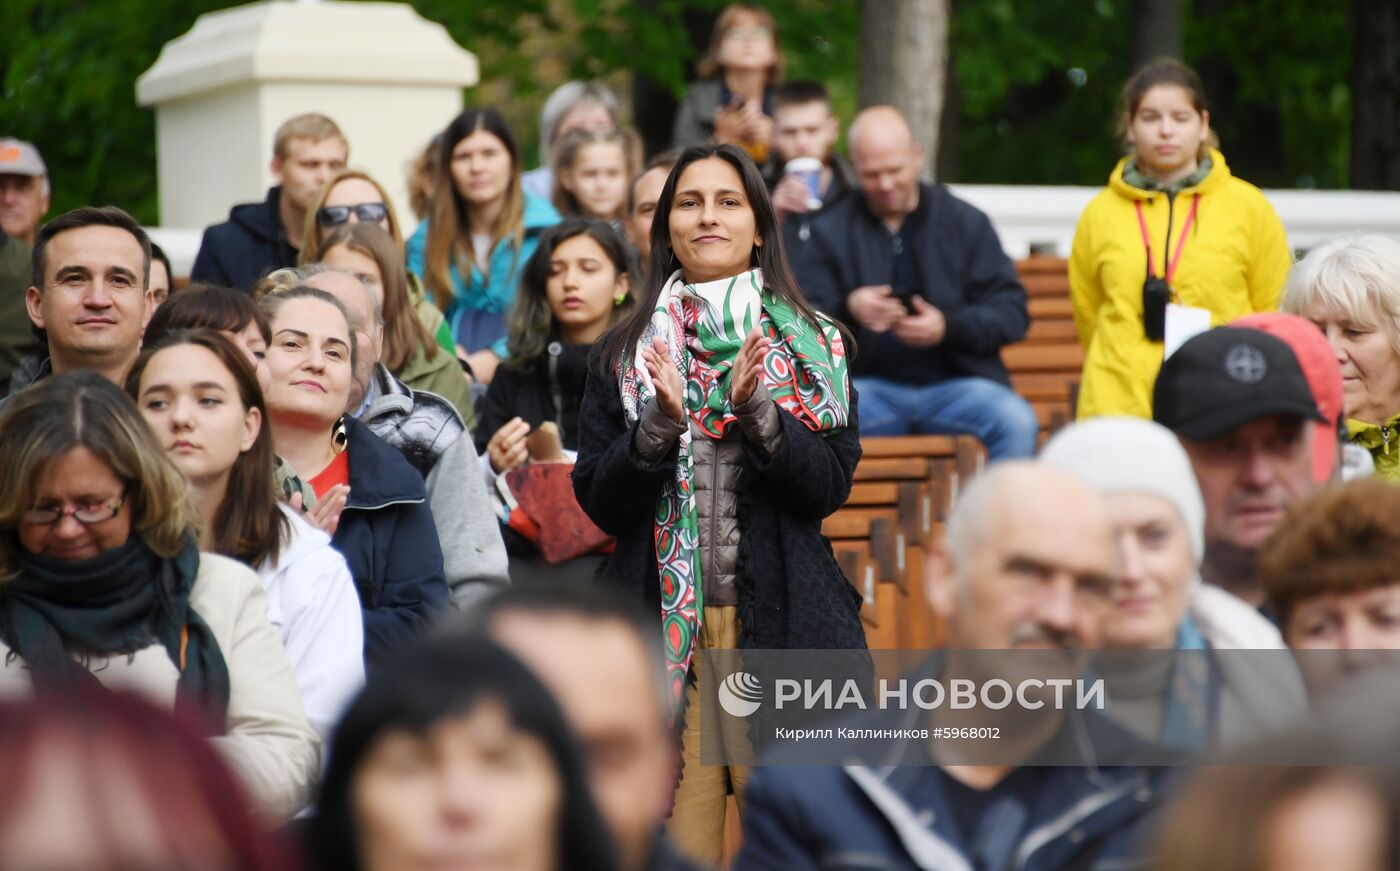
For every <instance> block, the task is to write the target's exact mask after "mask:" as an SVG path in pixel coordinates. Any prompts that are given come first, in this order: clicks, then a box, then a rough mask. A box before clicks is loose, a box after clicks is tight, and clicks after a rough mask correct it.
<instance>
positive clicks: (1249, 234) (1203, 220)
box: [1069, 149, 1293, 419]
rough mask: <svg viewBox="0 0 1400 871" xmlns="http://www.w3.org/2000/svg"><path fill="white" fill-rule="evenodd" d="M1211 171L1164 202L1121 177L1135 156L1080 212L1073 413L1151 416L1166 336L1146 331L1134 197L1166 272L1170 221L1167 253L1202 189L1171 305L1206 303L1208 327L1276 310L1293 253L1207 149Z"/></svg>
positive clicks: (1074, 257)
mask: <svg viewBox="0 0 1400 871" xmlns="http://www.w3.org/2000/svg"><path fill="white" fill-rule="evenodd" d="M1209 154H1210V159H1211V169H1210V172H1209V173H1208V174H1207V175H1206V177H1205V178H1204V179H1202V180H1201V182H1200V183H1199V184H1197V185H1195V186H1192V187H1186V188H1183V189H1182V190H1181V191H1179V192H1178V193H1177V194H1176V195H1175V199H1174V200H1169V199H1168V196H1167V194H1166V193H1165V192H1163V191H1149V190H1144V189H1142V188H1138V187H1134V186H1133V185H1131V184H1129V183H1128V182H1127V181H1125V180H1124V178H1123V170H1124V168H1125V167H1126V166H1127V165H1128V162H1129V161H1130V160H1131V159H1132V158H1131V157H1125V158H1123V159H1122V160H1121V161H1119V163H1118V166H1117V167H1116V168H1115V169H1114V170H1113V175H1112V176H1111V177H1110V178H1109V181H1108V187H1106V188H1104V190H1103V191H1102V192H1100V193H1099V194H1098V196H1096V197H1094V199H1093V200H1091V201H1090V202H1089V205H1088V206H1087V207H1086V208H1085V209H1084V214H1083V215H1081V216H1080V218H1079V226H1078V227H1077V228H1076V229H1075V233H1074V246H1073V249H1072V251H1071V253H1070V261H1069V282H1070V297H1071V300H1072V301H1073V303H1074V323H1075V328H1076V329H1077V330H1078V332H1079V341H1080V344H1082V345H1083V346H1084V349H1085V358H1084V374H1083V376H1082V379H1081V384H1080V388H1079V412H1078V413H1079V418H1080V419H1084V418H1089V417H1095V416H1099V415H1118V416H1133V417H1147V418H1150V417H1151V416H1152V385H1153V383H1154V382H1155V381H1156V379H1157V370H1158V369H1159V368H1161V365H1162V343H1161V342H1152V341H1148V339H1147V338H1146V337H1145V336H1144V335H1143V325H1142V284H1143V281H1144V279H1146V277H1147V254H1146V251H1145V249H1144V248H1143V243H1142V230H1141V229H1140V227H1139V225H1138V219H1137V214H1136V210H1135V209H1134V207H1133V204H1134V203H1135V202H1140V203H1142V214H1143V218H1144V219H1145V220H1146V222H1147V229H1148V235H1149V237H1150V238H1151V240H1152V260H1153V263H1154V264H1155V267H1154V269H1155V271H1156V274H1157V275H1158V276H1162V275H1163V273H1164V272H1165V271H1166V260H1167V258H1168V256H1169V255H1165V254H1164V250H1165V248H1166V240H1167V227H1168V222H1169V221H1170V224H1171V248H1172V251H1171V254H1175V252H1176V247H1177V244H1178V241H1179V240H1180V238H1181V231H1182V228H1183V226H1184V225H1185V224H1186V219H1187V216H1188V215H1189V214H1190V212H1191V201H1192V199H1193V198H1194V197H1197V196H1199V197H1200V202H1199V205H1198V206H1197V208H1196V220H1195V222H1194V224H1193V225H1192V227H1191V230H1190V232H1189V234H1188V238H1187V240H1186V246H1185V248H1183V249H1182V253H1181V260H1180V262H1179V264H1178V266H1177V271H1176V275H1175V276H1174V278H1173V281H1172V287H1173V288H1174V289H1175V291H1176V300H1175V301H1176V302H1179V303H1181V304H1183V305H1188V306H1194V307H1196V308H1204V309H1209V310H1210V312H1211V326H1213V327H1214V326H1219V325H1220V324H1224V323H1228V322H1230V321H1232V320H1234V319H1235V318H1237V317H1242V316H1244V315H1247V314H1251V313H1253V312H1261V311H1273V310H1275V309H1276V308H1278V298H1279V293H1280V291H1281V290H1282V289H1283V282H1284V278H1285V277H1286V276H1287V274H1288V269H1289V266H1290V265H1291V264H1292V261H1293V258H1292V255H1291V254H1290V252H1289V249H1288V240H1287V239H1286V238H1285V235H1284V231H1283V224H1282V223H1280V222H1279V219H1278V215H1277V214H1276V213H1275V212H1274V209H1273V206H1271V205H1270V204H1269V201H1268V200H1266V199H1265V198H1264V195H1263V194H1262V193H1260V192H1259V189H1258V188H1256V187H1254V185H1251V184H1249V183H1248V182H1246V181H1243V180H1241V179H1238V178H1235V177H1234V176H1232V175H1230V168H1229V167H1228V166H1226V164H1225V157H1224V155H1222V154H1221V153H1220V152H1219V151H1217V150H1215V149H1210V151H1209Z"/></svg>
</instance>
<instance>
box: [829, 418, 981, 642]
mask: <svg viewBox="0 0 1400 871" xmlns="http://www.w3.org/2000/svg"><path fill="white" fill-rule="evenodd" d="M861 447H862V449H863V451H864V456H863V457H862V459H861V461H860V463H859V464H858V465H857V466H856V471H855V483H854V484H853V485H852V487H851V494H850V496H849V497H848V498H847V501H846V504H845V505H844V506H843V507H842V508H841V509H840V510H838V511H837V512H836V513H834V514H832V515H831V517H829V518H827V520H826V521H825V522H824V523H823V525H822V532H823V534H825V535H826V536H827V537H828V538H830V539H831V540H832V548H833V550H834V551H835V553H836V557H837V562H838V563H839V564H840V565H841V567H842V570H843V571H844V572H845V574H846V577H847V578H848V579H849V580H850V581H851V583H852V584H853V585H854V586H855V587H856V589H858V590H860V591H861V594H862V595H863V596H865V598H866V602H865V606H864V609H863V613H862V619H863V620H864V621H865V626H866V639H867V643H868V644H869V646H870V647H871V648H873V649H882V648H883V649H894V648H905V649H919V648H928V647H934V646H937V645H938V644H939V643H941V640H942V631H941V627H940V626H939V625H937V623H936V621H935V619H934V617H933V614H932V612H931V610H930V609H929V607H928V603H927V601H926V597H925V595H924V557H925V556H926V554H927V553H928V552H929V549H930V548H931V547H932V546H933V545H934V543H935V542H936V541H937V538H938V536H939V535H941V532H942V523H943V521H944V520H945V519H946V517H947V515H948V512H949V511H950V510H951V508H952V503H953V500H954V499H955V498H956V495H957V491H958V488H959V486H960V482H962V481H965V480H966V479H967V478H968V477H970V476H971V475H975V474H976V473H977V471H978V470H979V469H980V468H981V466H982V464H983V463H984V462H985V452H984V451H983V449H982V447H981V445H980V444H979V443H978V442H977V441H976V439H973V438H971V437H969V436H960V437H952V436H883V437H880V436H877V437H867V438H864V439H862V440H861ZM872 598H873V601H872Z"/></svg>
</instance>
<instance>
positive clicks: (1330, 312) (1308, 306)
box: [1282, 235, 1400, 481]
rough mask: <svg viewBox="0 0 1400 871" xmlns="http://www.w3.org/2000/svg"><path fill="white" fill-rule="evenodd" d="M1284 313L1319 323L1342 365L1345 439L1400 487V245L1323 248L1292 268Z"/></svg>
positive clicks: (1373, 238) (1357, 242)
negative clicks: (1364, 453) (1362, 448)
mask: <svg viewBox="0 0 1400 871" xmlns="http://www.w3.org/2000/svg"><path fill="white" fill-rule="evenodd" d="M1282 308H1283V310H1284V311H1287V312H1292V313H1294V314H1299V315H1302V316H1303V317H1306V318H1307V319H1308V320H1310V321H1312V322H1313V323H1315V324H1317V326H1318V329H1320V330H1322V332H1323V333H1324V334H1326V336H1327V341H1328V342H1329V343H1330V344H1331V345H1332V348H1333V350H1335V351H1336V353H1337V361H1338V362H1339V363H1341V366H1342V379H1343V381H1342V387H1343V393H1344V396H1345V401H1346V416H1347V434H1348V436H1349V438H1350V439H1351V441H1352V442H1353V443H1355V444H1359V445H1361V446H1362V447H1364V448H1366V449H1367V450H1369V451H1370V452H1371V456H1372V458H1373V460H1374V461H1375V466H1376V474H1377V475H1379V476H1381V477H1382V478H1385V479H1387V480H1390V481H1400V240H1397V239H1393V238H1391V237H1389V236H1381V235H1368V236H1360V237H1357V238H1354V239H1337V240H1333V241H1330V242H1325V243H1323V244H1321V245H1319V246H1317V247H1316V248H1314V249H1312V250H1311V251H1309V252H1308V255H1307V256H1306V257H1304V258H1303V259H1302V260H1301V261H1299V262H1298V264H1297V265H1296V266H1294V267H1293V271H1292V272H1291V273H1290V274H1289V276H1288V286H1287V289H1286V290H1285V291H1284V296H1283V304H1282Z"/></svg>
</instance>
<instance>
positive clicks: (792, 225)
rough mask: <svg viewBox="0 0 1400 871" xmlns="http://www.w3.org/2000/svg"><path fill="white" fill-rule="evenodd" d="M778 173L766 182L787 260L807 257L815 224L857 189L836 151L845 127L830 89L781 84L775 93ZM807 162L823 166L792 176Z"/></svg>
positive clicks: (852, 174)
mask: <svg viewBox="0 0 1400 871" xmlns="http://www.w3.org/2000/svg"><path fill="white" fill-rule="evenodd" d="M773 125H774V127H775V129H776V136H775V137H774V142H773V146H774V153H775V154H776V155H777V160H776V161H775V162H774V173H773V175H772V176H771V177H769V178H768V179H767V181H768V187H769V189H770V190H771V191H772V192H773V208H774V209H775V210H776V211H777V213H778V220H780V221H782V226H783V245H784V247H786V248H787V253H788V258H789V259H791V260H792V261H794V262H795V261H797V260H799V259H801V258H803V257H805V256H807V244H808V242H809V241H811V238H812V221H813V220H814V219H816V217H817V216H818V215H820V214H821V213H822V212H823V211H825V210H826V209H827V208H828V207H830V206H831V205H832V204H834V203H835V202H836V201H837V200H839V199H841V197H842V196H843V195H844V194H845V193H846V192H847V191H849V190H852V189H853V188H855V185H856V176H855V171H854V170H853V169H851V165H850V163H848V162H847V161H846V158H844V157H842V156H841V155H840V154H838V153H837V152H836V151H835V150H834V149H835V146H836V140H837V139H838V138H840V135H841V123H840V122H839V121H838V120H837V119H836V116H835V115H833V114H832V113H831V98H830V96H828V94H827V91H826V85H823V84H822V83H821V82H814V81H809V80H802V79H798V80H794V81H791V82H783V83H782V84H780V85H778V86H777V87H775V88H774V89H773ZM802 158H806V159H807V160H808V161H809V162H811V161H815V162H817V164H818V165H819V168H816V169H815V170H811V173H812V176H811V177H810V178H809V177H808V176H807V175H806V174H805V173H803V172H788V171H787V168H788V166H789V164H790V163H791V162H792V161H794V160H799V159H802Z"/></svg>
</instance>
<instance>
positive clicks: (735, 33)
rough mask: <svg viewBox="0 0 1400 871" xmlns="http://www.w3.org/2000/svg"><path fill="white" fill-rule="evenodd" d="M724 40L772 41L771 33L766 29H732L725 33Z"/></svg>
mask: <svg viewBox="0 0 1400 871" xmlns="http://www.w3.org/2000/svg"><path fill="white" fill-rule="evenodd" d="M724 38H725V39H744V40H756V39H772V38H773V31H771V30H769V29H768V28H766V27H733V28H730V29H729V30H727V31H725V34H724Z"/></svg>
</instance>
